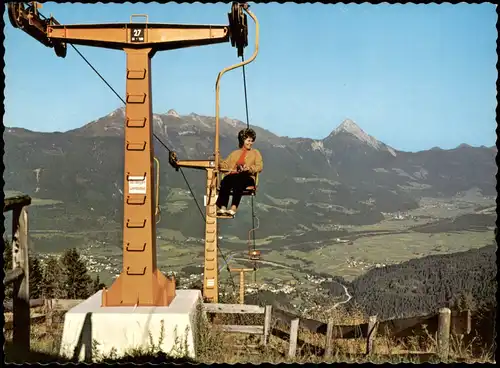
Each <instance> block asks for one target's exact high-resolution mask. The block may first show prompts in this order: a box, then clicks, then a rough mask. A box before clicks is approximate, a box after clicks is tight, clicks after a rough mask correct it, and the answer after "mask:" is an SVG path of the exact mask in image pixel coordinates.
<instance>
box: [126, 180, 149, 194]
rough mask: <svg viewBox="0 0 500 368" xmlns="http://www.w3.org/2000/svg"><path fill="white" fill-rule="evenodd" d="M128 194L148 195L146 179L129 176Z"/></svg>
mask: <svg viewBox="0 0 500 368" xmlns="http://www.w3.org/2000/svg"><path fill="white" fill-rule="evenodd" d="M128 194H146V177H143V176H129V177H128Z"/></svg>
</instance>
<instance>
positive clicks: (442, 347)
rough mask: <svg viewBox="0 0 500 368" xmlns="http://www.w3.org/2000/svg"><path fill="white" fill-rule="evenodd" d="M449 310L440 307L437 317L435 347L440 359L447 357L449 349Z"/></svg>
mask: <svg viewBox="0 0 500 368" xmlns="http://www.w3.org/2000/svg"><path fill="white" fill-rule="evenodd" d="M450 326H451V310H450V309H449V308H441V309H440V310H439V317H438V331H437V345H438V346H437V348H438V355H439V357H440V358H441V359H448V355H449V350H450Z"/></svg>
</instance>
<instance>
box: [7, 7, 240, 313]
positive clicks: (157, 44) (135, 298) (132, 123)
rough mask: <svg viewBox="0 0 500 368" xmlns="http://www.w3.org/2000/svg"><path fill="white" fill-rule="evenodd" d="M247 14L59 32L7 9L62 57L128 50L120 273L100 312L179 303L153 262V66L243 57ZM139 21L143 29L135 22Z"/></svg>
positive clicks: (26, 11)
mask: <svg viewBox="0 0 500 368" xmlns="http://www.w3.org/2000/svg"><path fill="white" fill-rule="evenodd" d="M244 6H245V5H242V4H239V3H233V5H232V8H231V13H229V25H191V24H185V25H184V24H162V23H149V22H148V16H147V15H132V16H131V17H130V22H129V23H109V24H71V25H62V24H59V23H58V22H57V21H56V20H55V19H54V18H53V17H50V18H44V17H42V16H41V14H40V13H39V12H38V9H39V8H41V5H40V4H38V3H36V2H32V3H31V4H30V5H28V6H26V4H24V3H9V4H8V11H9V18H10V21H11V23H12V25H13V26H14V27H16V28H20V29H22V30H23V31H25V32H26V33H28V34H29V35H30V36H32V37H34V38H35V39H37V40H38V41H40V42H41V43H42V44H44V45H45V46H47V47H53V48H54V50H55V52H56V55H57V56H59V57H65V56H66V47H67V46H66V44H67V43H70V44H74V45H85V46H93V47H100V48H106V49H113V50H123V51H124V52H125V54H126V56H127V65H126V110H125V111H126V112H125V129H124V130H125V142H124V160H125V165H124V187H123V189H124V218H123V269H122V272H121V274H120V275H119V276H118V278H117V279H116V280H115V282H114V283H113V285H111V287H110V288H109V289H108V290H104V291H103V293H102V306H103V307H107V306H136V305H139V306H168V305H170V303H171V302H172V300H173V299H174V298H175V279H174V278H173V277H170V278H167V277H165V276H164V275H163V273H162V272H161V271H160V270H158V268H157V261H156V224H155V208H154V198H153V195H154V191H153V182H154V179H153V172H154V171H153V166H154V162H153V158H154V148H153V144H152V138H153V128H152V124H151V122H152V95H151V58H152V57H153V56H154V55H155V54H156V52H158V51H169V50H175V49H180V48H185V47H193V46H203V45H212V44H217V43H222V42H228V41H231V44H232V46H234V47H236V48H237V49H238V56H241V55H242V53H243V48H244V47H246V45H247V43H248V41H247V34H248V31H247V27H246V24H245V23H243V21H242V18H241V17H240V16H238V15H239V14H241V13H242V11H241V8H242V7H244ZM233 13H234V14H233ZM134 17H145V22H143V23H141V22H132V19H133V18H134Z"/></svg>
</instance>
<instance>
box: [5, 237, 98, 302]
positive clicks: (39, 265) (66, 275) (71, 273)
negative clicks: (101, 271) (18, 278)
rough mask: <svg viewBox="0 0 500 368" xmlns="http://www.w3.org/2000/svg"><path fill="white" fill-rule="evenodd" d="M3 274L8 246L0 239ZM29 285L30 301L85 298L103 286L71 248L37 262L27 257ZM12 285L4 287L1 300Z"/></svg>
mask: <svg viewBox="0 0 500 368" xmlns="http://www.w3.org/2000/svg"><path fill="white" fill-rule="evenodd" d="M3 243H4V247H3V249H4V252H3V259H4V265H3V270H4V273H6V272H7V271H9V270H11V269H12V243H11V242H10V241H9V240H8V239H7V238H6V237H4V238H3ZM29 271H30V275H29V285H30V298H31V299H38V298H44V299H87V298H88V297H90V296H91V295H93V294H94V293H96V292H97V291H99V290H102V288H103V287H104V286H105V285H104V284H103V283H102V282H101V281H100V279H99V275H97V277H96V278H95V279H94V278H92V277H91V276H90V275H89V274H88V271H87V265H86V263H85V260H84V259H83V258H82V257H81V255H80V254H79V253H78V251H77V250H76V249H75V248H71V249H68V250H66V251H65V252H64V253H63V254H62V255H60V256H55V255H53V256H50V257H49V258H48V259H46V260H43V261H42V260H41V259H40V258H39V257H37V256H36V255H33V254H29ZM12 292H13V291H12V284H11V285H8V286H7V287H5V299H12Z"/></svg>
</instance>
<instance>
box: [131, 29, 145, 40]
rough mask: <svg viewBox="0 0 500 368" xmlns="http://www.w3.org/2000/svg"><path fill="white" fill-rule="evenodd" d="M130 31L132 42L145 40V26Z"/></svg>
mask: <svg viewBox="0 0 500 368" xmlns="http://www.w3.org/2000/svg"><path fill="white" fill-rule="evenodd" d="M130 33H131V35H130V41H131V42H144V28H132V29H131V30H130Z"/></svg>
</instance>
